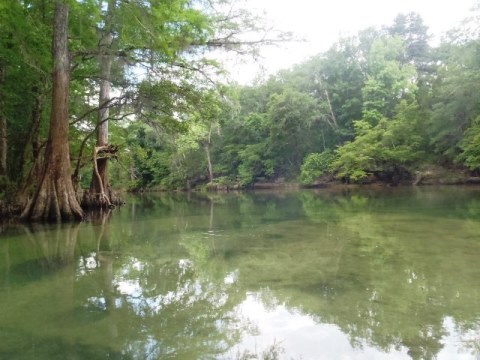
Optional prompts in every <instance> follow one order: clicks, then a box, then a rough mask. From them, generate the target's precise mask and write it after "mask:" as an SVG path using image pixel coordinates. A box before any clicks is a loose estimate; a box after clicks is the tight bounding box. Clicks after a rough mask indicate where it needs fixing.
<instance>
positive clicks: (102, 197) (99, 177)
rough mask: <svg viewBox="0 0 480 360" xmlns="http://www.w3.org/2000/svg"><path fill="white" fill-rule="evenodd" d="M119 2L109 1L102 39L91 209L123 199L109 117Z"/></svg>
mask: <svg viewBox="0 0 480 360" xmlns="http://www.w3.org/2000/svg"><path fill="white" fill-rule="evenodd" d="M114 6H115V1H114V0H111V1H110V2H109V4H108V9H107V16H106V19H105V28H104V29H105V30H104V33H103V37H102V39H101V40H100V45H99V48H100V49H99V50H100V79H101V80H100V94H99V110H98V120H97V124H98V126H97V143H96V146H95V149H94V154H93V174H92V181H91V183H90V189H89V190H88V191H85V193H84V196H83V199H82V205H83V206H84V207H87V208H110V207H113V206H115V205H118V203H119V200H118V199H117V197H116V196H115V194H114V192H113V191H112V189H111V187H110V183H109V179H108V159H109V157H111V156H115V153H116V147H114V146H110V145H109V144H108V119H109V115H110V111H109V101H110V90H111V86H110V81H111V69H112V55H111V54H109V52H110V47H111V45H112V42H113V29H112V26H113V19H112V17H113V12H114Z"/></svg>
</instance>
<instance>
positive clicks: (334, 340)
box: [225, 293, 478, 360]
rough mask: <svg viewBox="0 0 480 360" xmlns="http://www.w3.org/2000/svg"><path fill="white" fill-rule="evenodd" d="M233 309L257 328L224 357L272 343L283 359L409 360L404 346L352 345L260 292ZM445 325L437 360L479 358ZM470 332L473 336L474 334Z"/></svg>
mask: <svg viewBox="0 0 480 360" xmlns="http://www.w3.org/2000/svg"><path fill="white" fill-rule="evenodd" d="M236 311H237V316H239V317H241V318H245V319H248V321H250V322H252V324H253V325H254V326H255V328H256V330H257V331H256V332H255V334H254V335H252V334H246V335H245V336H243V338H242V340H241V342H240V343H239V344H238V345H237V346H236V347H235V348H234V349H231V350H230V351H229V353H228V354H227V355H226V357H225V359H229V358H232V357H233V358H234V357H235V354H238V353H242V352H243V351H245V350H248V351H250V352H253V353H262V351H264V350H265V349H267V348H269V347H270V346H272V344H277V345H278V346H279V347H280V348H282V349H283V357H282V359H283V358H285V359H302V360H309V359H311V360H318V359H353V360H355V359H362V360H363V359H372V360H376V359H389V360H391V359H393V360H395V359H411V358H410V356H408V354H407V349H405V348H402V349H401V350H395V349H391V351H390V352H389V353H384V352H381V351H379V350H377V349H375V348H373V347H370V346H368V345H367V344H365V343H364V344H362V348H353V347H352V346H351V344H350V343H349V341H348V337H347V336H346V335H345V334H344V333H343V332H342V331H340V330H339V328H338V327H337V326H336V325H333V324H321V323H316V322H315V321H314V320H313V319H312V318H311V317H310V316H308V315H305V314H302V313H300V312H299V311H296V310H291V309H288V308H287V307H286V306H285V305H283V304H277V305H276V306H275V307H274V308H267V307H265V305H264V304H263V303H262V301H261V300H260V294H253V293H250V294H248V295H247V299H246V300H245V301H244V302H243V303H241V304H240V305H239V306H238V307H237V309H236ZM444 328H445V329H446V331H447V334H448V335H447V336H446V337H445V338H444V339H443V343H444V348H443V349H442V350H441V351H440V352H439V354H438V356H437V357H436V359H437V360H452V359H458V360H463V359H464V360H467V359H468V360H472V359H475V360H478V357H475V356H474V355H472V354H471V353H469V352H468V350H465V349H463V348H462V344H461V343H459V340H458V339H460V338H461V334H460V333H458V332H456V331H455V323H454V322H453V319H451V318H449V317H447V318H445V320H444ZM470 335H471V336H472V337H473V336H475V335H474V334H473V333H472V334H470ZM477 335H478V334H477Z"/></svg>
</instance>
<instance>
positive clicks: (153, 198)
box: [0, 187, 480, 360]
mask: <svg viewBox="0 0 480 360" xmlns="http://www.w3.org/2000/svg"><path fill="white" fill-rule="evenodd" d="M95 218H96V219H95V220H90V221H86V222H84V223H81V224H69V225H61V226H56V225H49V226H39V225H36V226H19V227H3V228H0V359H186V360H187V359H232V360H240V359H241V360H247V359H270V360H271V359H304V360H306V359H434V358H436V359H479V358H480V189H474V188H457V187H447V188H403V189H402V188H398V189H383V190H381V189H380V190H379V189H377V190H374V189H361V190H345V189H343V190H321V191H318V192H315V191H301V192H289V193H277V192H275V193H273V192H272V193H268V192H262V193H235V194H233V193H229V194H224V195H223V194H205V195H199V194H173V195H172V194H170V195H168V194H162V195H148V196H143V197H131V198H128V202H127V205H126V206H125V207H123V208H121V209H119V210H115V211H114V212H113V213H111V214H105V216H103V217H100V216H96V217H95Z"/></svg>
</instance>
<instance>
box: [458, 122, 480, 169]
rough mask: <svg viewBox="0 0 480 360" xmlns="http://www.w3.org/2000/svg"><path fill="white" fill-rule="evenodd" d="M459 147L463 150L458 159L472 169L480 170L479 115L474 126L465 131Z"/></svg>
mask: <svg viewBox="0 0 480 360" xmlns="http://www.w3.org/2000/svg"><path fill="white" fill-rule="evenodd" d="M459 147H460V149H461V150H462V152H461V153H460V154H459V155H458V156H457V158H456V160H457V161H459V162H461V163H463V164H465V165H466V166H467V167H468V168H470V169H471V170H480V116H477V118H476V119H475V120H474V122H473V124H472V126H471V127H470V128H469V129H468V130H467V131H466V132H465V136H464V137H463V139H462V140H461V141H460V144H459Z"/></svg>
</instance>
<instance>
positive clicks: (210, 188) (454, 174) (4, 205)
mask: <svg viewBox="0 0 480 360" xmlns="http://www.w3.org/2000/svg"><path fill="white" fill-rule="evenodd" d="M405 174H406V175H407V176H405V177H404V178H392V177H391V176H386V175H385V174H381V173H380V174H374V173H371V174H369V176H367V177H365V178H364V179H363V181H360V182H347V181H344V180H340V179H337V178H335V177H334V176H333V175H324V176H321V177H319V178H318V179H316V180H315V181H313V182H312V183H310V184H302V183H301V181H291V180H286V179H283V178H280V179H276V180H274V181H267V180H265V179H260V181H257V182H254V183H253V184H250V185H249V186H242V185H241V184H239V183H235V182H226V181H225V180H224V179H220V182H218V181H217V180H215V179H214V181H213V182H209V183H208V182H206V181H203V182H201V181H200V182H199V183H198V184H197V185H196V186H194V187H190V188H187V187H185V188H177V189H165V188H159V187H147V188H138V189H134V190H128V189H116V190H117V191H118V192H119V193H133V194H141V193H155V192H219V193H221V192H230V191H261V190H278V191H285V190H287V191H289V190H293V191H296V190H302V189H331V188H362V187H365V188H368V187H371V186H375V187H377V186H379V187H395V186H402V187H409V186H443V185H445V186H460V185H470V186H476V185H477V186H478V185H480V176H476V174H475V173H473V172H471V171H469V170H468V169H448V168H444V167H440V166H433V165H430V166H426V167H425V168H423V169H422V170H418V171H416V172H415V173H414V174H413V175H412V174H409V173H405ZM82 194H83V191H80V192H79V193H78V194H77V197H78V198H81V197H82ZM119 198H120V197H119ZM122 203H123V202H122ZM22 209H23V206H22V205H21V204H19V203H18V202H16V201H15V200H14V199H13V198H9V199H8V200H6V201H5V200H0V220H1V221H10V220H13V221H16V220H18V217H19V216H20V214H21V211H22Z"/></svg>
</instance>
